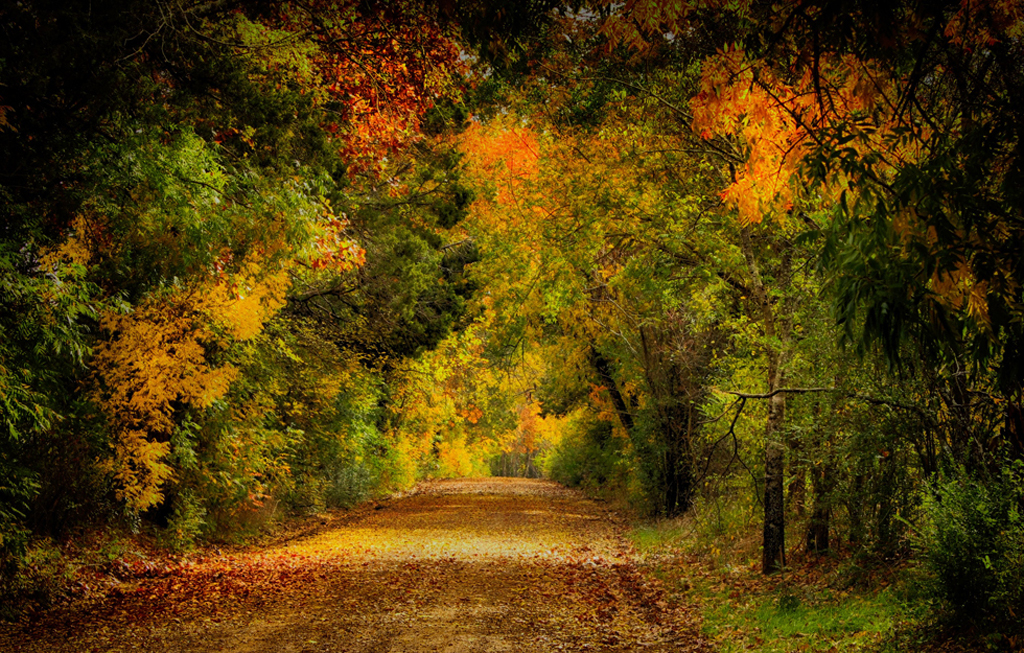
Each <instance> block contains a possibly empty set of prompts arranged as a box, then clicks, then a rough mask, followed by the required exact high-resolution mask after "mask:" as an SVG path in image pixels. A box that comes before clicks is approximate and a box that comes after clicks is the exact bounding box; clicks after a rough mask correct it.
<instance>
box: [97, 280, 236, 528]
mask: <svg viewBox="0 0 1024 653" xmlns="http://www.w3.org/2000/svg"><path fill="white" fill-rule="evenodd" d="M197 318H198V313H197V311H196V308H195V306H194V304H193V303H192V302H190V301H189V300H188V299H187V298H182V297H177V296H170V297H166V298H163V299H162V300H160V299H150V300H148V301H147V302H145V303H143V304H142V305H140V306H138V307H137V308H136V309H135V311H133V312H132V313H128V314H117V313H109V312H108V313H106V314H104V315H103V316H102V317H101V320H100V328H101V329H102V331H103V332H104V333H105V334H106V335H107V338H106V339H105V340H103V341H101V342H100V343H99V344H98V345H97V347H96V350H95V355H94V357H93V368H94V380H95V387H94V388H93V391H92V396H93V399H94V400H96V401H97V403H98V404H99V405H100V407H101V408H102V409H103V412H104V413H105V414H106V416H107V419H108V420H109V422H110V424H111V426H112V430H113V432H114V455H113V457H112V458H111V459H110V460H107V461H104V462H103V465H104V466H105V467H106V469H107V471H108V472H109V473H110V474H111V475H112V476H113V478H114V479H115V481H116V483H117V486H118V490H117V492H118V496H119V498H121V499H123V500H124V501H125V502H126V503H127V504H128V506H129V507H130V508H132V509H135V510H144V509H146V508H148V507H150V506H152V505H155V504H156V503H157V502H159V501H160V499H161V492H160V487H161V485H162V484H163V483H164V482H165V481H166V480H167V479H168V478H169V477H170V474H171V470H170V468H169V467H168V466H167V465H166V463H165V462H164V459H165V458H166V456H167V454H168V453H169V445H168V444H167V440H168V439H169V438H170V435H171V432H172V430H173V428H174V412H175V407H176V406H179V405H181V404H186V405H192V406H196V407H208V406H210V405H211V404H212V403H213V402H214V401H216V400H217V399H220V398H221V397H223V396H224V395H225V394H226V393H227V391H228V387H229V386H230V384H231V382H232V381H233V380H234V379H235V377H236V376H237V370H235V369H234V368H233V367H231V366H230V365H223V366H221V367H210V366H209V365H208V364H207V362H206V351H205V348H204V346H203V344H202V340H203V339H204V338H205V337H207V336H208V335H209V334H208V333H207V331H206V330H205V329H204V328H203V327H202V325H201V324H200V323H198V321H197Z"/></svg>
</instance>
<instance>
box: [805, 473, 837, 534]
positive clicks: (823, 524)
mask: <svg viewBox="0 0 1024 653" xmlns="http://www.w3.org/2000/svg"><path fill="white" fill-rule="evenodd" d="M834 473H835V469H834V468H833V466H832V464H831V463H826V464H824V465H822V466H821V468H820V469H814V470H813V472H812V477H811V479H812V480H811V487H812V489H813V491H814V504H813V505H814V507H813V509H812V510H811V521H810V522H809V523H808V525H807V552H808V553H826V552H827V551H828V550H829V549H830V548H831V541H830V540H829V530H830V528H831V518H832V502H831V492H832V486H833V481H834V479H833V476H834Z"/></svg>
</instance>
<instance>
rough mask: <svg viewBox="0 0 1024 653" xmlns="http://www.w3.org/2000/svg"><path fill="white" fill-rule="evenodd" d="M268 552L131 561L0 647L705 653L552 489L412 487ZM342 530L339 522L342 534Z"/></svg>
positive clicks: (529, 484) (627, 552) (657, 593)
mask: <svg viewBox="0 0 1024 653" xmlns="http://www.w3.org/2000/svg"><path fill="white" fill-rule="evenodd" d="M374 508H375V509H368V510H364V511H362V512H361V513H358V514H356V515H355V516H349V517H347V518H345V519H338V520H336V521H334V522H332V523H329V524H327V525H326V526H324V527H322V528H321V529H319V531H318V532H315V533H312V534H309V535H307V536H304V537H299V538H295V539H292V540H291V541H287V542H283V543H280V544H278V545H276V546H272V547H269V548H262V549H258V550H248V551H240V552H235V553H230V554H225V555H206V556H198V557H195V558H193V559H190V560H188V561H184V562H177V563H174V564H171V565H151V564H150V565H147V564H140V565H136V566H134V568H133V566H131V565H126V566H125V569H123V570H122V572H123V582H122V583H121V584H120V585H119V586H118V589H117V590H116V591H113V592H107V593H106V596H105V597H104V598H103V599H102V600H99V601H95V602H93V603H92V604H83V605H80V606H79V607H77V608H74V609H70V608H64V609H61V610H54V611H52V612H50V613H46V614H42V615H39V616H37V618H36V619H34V620H33V621H31V622H28V623H23V624H18V625H5V626H2V627H0V650H2V651H12V652H13V651H26V652H37V651H75V652H84V651H104V652H107V651H175V652H179V651H180V652H186V651H231V652H238V653H242V652H253V653H257V652H268V653H269V652H271V651H273V652H275V653H276V652H279V651H280V652H285V651H302V652H310V653H312V652H316V651H353V652H367V653H369V652H380V653H383V652H386V651H409V652H427V651H438V652H447V653H458V652H462V651H467V652H468V651H474V652H476V651H481V652H490V651H494V652H497V651H531V652H532V651H652V652H662V651H666V652H667V651H706V650H710V647H709V646H708V644H707V643H706V641H705V640H704V639H703V638H702V636H701V635H700V634H699V627H698V625H697V623H696V619H695V616H694V615H693V614H692V613H691V611H690V609H689V608H688V607H687V606H686V605H682V604H678V603H676V602H675V600H674V599H672V598H671V597H668V596H666V594H665V592H664V591H663V589H662V588H661V587H660V585H659V584H658V582H657V581H655V580H652V579H651V578H648V577H645V576H644V574H643V573H642V572H641V571H640V570H639V568H638V567H637V564H636V558H635V552H634V550H633V549H632V548H631V547H630V546H629V545H627V544H626V542H625V540H624V539H623V538H622V534H621V532H620V529H621V522H620V521H619V520H618V518H617V516H616V515H615V514H614V513H613V512H610V511H608V510H606V509H605V508H603V507H602V506H601V504H598V503H594V502H592V501H589V500H587V499H584V498H582V497H581V496H580V495H578V494H577V493H575V492H572V491H569V490H566V489H564V488H562V487H561V486H559V485H557V484H554V483H550V482H546V481H531V480H522V479H486V480H462V481H444V482H434V483H429V484H425V485H421V486H419V487H418V488H417V490H416V491H415V492H414V493H412V494H410V495H407V496H404V497H401V498H396V499H393V500H391V501H388V502H384V503H381V504H378V505H376V506H375V507H374ZM341 522H345V523H341Z"/></svg>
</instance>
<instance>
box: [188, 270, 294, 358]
mask: <svg viewBox="0 0 1024 653" xmlns="http://www.w3.org/2000/svg"><path fill="white" fill-rule="evenodd" d="M263 266H264V260H263V258H262V257H259V256H255V255H254V256H253V257H251V258H250V260H249V261H248V262H247V263H246V264H245V265H244V266H243V268H242V270H240V271H239V272H238V273H236V274H234V275H232V276H231V277H230V278H227V277H225V278H222V279H219V280H218V281H217V283H215V284H213V285H212V286H211V287H208V288H206V289H205V291H204V292H202V293H200V296H199V297H198V298H197V300H196V305H195V308H196V310H199V311H201V312H204V313H206V314H207V315H208V316H209V318H210V320H211V322H212V323H213V324H216V325H218V326H220V327H221V328H223V329H224V330H225V331H226V332H227V333H228V334H229V335H230V336H231V337H232V338H234V339H235V340H251V339H252V338H253V337H255V336H256V335H257V334H258V333H259V332H260V331H261V330H262V329H263V325H264V324H265V323H266V321H267V320H268V319H270V318H271V317H272V316H273V315H274V314H275V313H276V312H277V311H278V310H279V309H280V308H281V307H282V306H284V304H285V293H286V292H287V290H288V286H289V284H290V279H289V276H288V270H287V268H286V267H281V268H280V269H278V270H277V271H267V270H264V268H263Z"/></svg>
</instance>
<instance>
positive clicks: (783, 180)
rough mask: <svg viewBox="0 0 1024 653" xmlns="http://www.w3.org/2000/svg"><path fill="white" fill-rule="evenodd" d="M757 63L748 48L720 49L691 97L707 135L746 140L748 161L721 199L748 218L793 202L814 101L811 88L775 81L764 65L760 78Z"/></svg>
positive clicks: (699, 126) (696, 122)
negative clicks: (804, 123) (807, 119)
mask: <svg viewBox="0 0 1024 653" xmlns="http://www.w3.org/2000/svg"><path fill="white" fill-rule="evenodd" d="M754 65H755V64H754V62H751V61H748V60H747V58H746V56H745V53H744V51H743V50H740V49H736V48H731V49H728V50H725V51H720V52H719V53H718V55H717V56H716V57H714V58H713V59H711V60H709V61H708V62H706V63H705V67H704V71H703V76H702V80H701V90H700V93H699V94H698V95H697V96H696V97H695V98H694V99H693V100H692V101H691V107H692V109H693V116H694V121H693V129H694V130H695V131H697V132H698V133H700V134H701V136H702V137H703V138H705V139H708V138H711V137H712V135H714V134H724V135H729V136H739V137H740V138H741V139H742V142H743V145H744V146H745V151H746V153H747V156H746V160H745V162H744V164H743V167H742V168H741V169H740V170H738V171H736V173H735V175H734V178H733V181H732V184H731V185H729V186H728V187H727V188H726V189H725V190H724V191H723V192H722V198H723V199H724V200H725V201H726V202H728V203H730V204H732V205H733V206H735V207H736V208H737V209H738V211H739V215H740V219H741V220H742V221H743V222H747V223H757V222H760V221H761V220H762V219H763V218H764V217H765V216H766V215H768V214H770V213H772V212H774V211H776V210H777V209H778V208H780V207H782V208H786V205H787V204H790V203H791V202H792V198H793V194H792V190H791V178H792V176H793V175H794V174H795V172H796V168H797V165H798V164H799V162H800V160H801V159H802V158H803V155H804V154H805V153H806V149H805V145H806V142H807V138H808V136H807V133H806V131H805V130H804V129H803V126H802V120H803V119H804V118H805V116H806V114H807V112H808V110H809V108H810V107H811V106H813V96H812V95H811V94H810V93H809V92H808V91H807V89H806V88H800V87H790V86H787V85H784V84H777V85H776V84H772V83H771V81H770V78H769V80H768V81H766V80H765V78H764V76H765V72H764V71H763V70H759V71H758V77H757V78H756V79H755V76H754ZM806 81H807V80H804V82H805V83H806Z"/></svg>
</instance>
